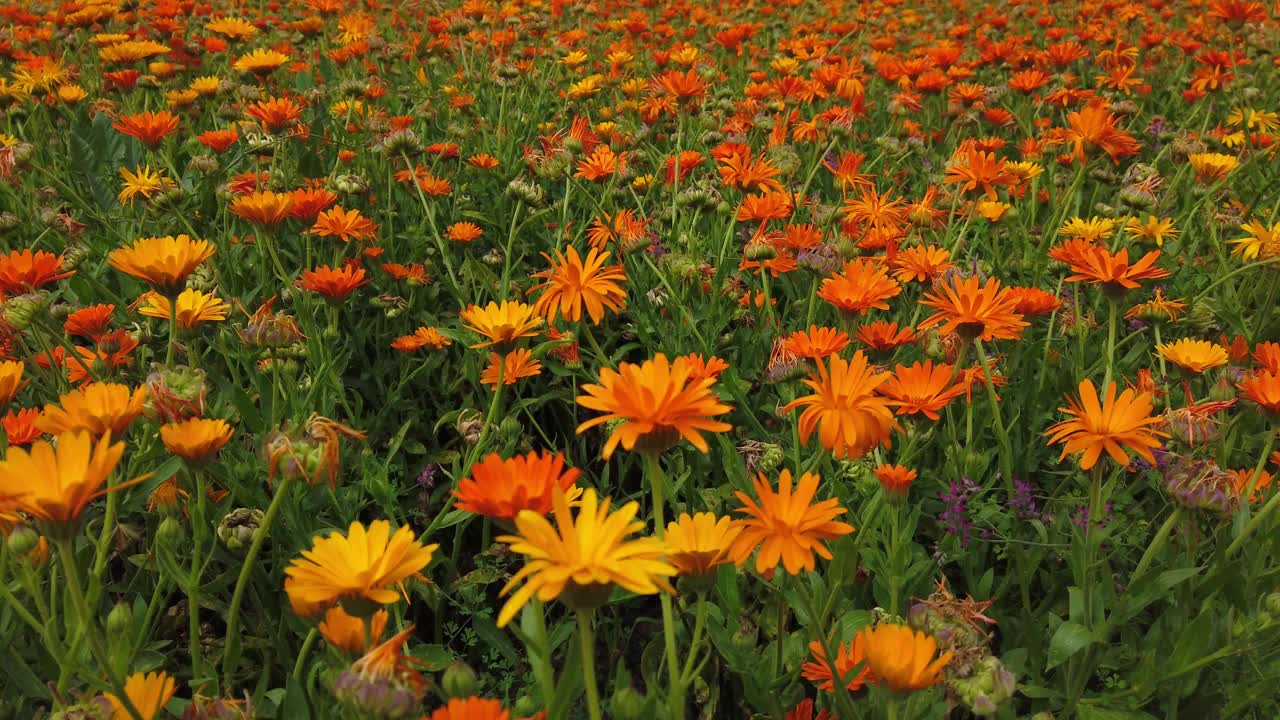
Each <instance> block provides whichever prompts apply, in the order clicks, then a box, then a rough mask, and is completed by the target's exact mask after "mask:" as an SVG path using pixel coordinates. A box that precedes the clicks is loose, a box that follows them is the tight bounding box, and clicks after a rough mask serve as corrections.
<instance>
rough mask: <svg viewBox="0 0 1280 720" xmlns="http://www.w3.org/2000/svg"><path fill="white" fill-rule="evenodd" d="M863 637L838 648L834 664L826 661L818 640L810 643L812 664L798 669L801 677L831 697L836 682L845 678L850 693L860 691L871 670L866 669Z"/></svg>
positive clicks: (863, 632) (858, 636) (824, 652)
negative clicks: (856, 668) (856, 669)
mask: <svg viewBox="0 0 1280 720" xmlns="http://www.w3.org/2000/svg"><path fill="white" fill-rule="evenodd" d="M864 634H865V631H862V632H859V633H858V634H857V635H854V636H853V640H851V641H850V642H848V643H847V644H843V645H837V646H836V648H837V650H836V661H835V662H834V663H831V662H828V661H827V652H826V650H823V648H822V643H820V642H818V641H817V640H814V641H813V642H811V643H809V652H810V653H811V654H812V655H813V660H811V661H809V662H807V663H805V664H804V665H802V666H801V667H800V674H801V675H802V676H803V677H804V679H805V680H808V681H810V682H812V683H814V684H815V685H817V686H818V689H819V690H823V691H825V692H829V693H834V692H835V690H836V683H835V679H836V678H846V677H847V678H849V682H848V685H847V688H848V690H849V692H857V691H859V690H861V689H862V688H863V686H864V685H866V684H867V681H868V680H870V679H871V668H870V667H868V665H867V650H866V642H865V641H864V640H863V636H864ZM859 664H861V665H862V667H861V668H860V669H859V670H858V671H857V672H856V673H855V672H853V669H854V668H855V667H857V666H858V665H859Z"/></svg>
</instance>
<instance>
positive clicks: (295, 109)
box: [244, 97, 305, 132]
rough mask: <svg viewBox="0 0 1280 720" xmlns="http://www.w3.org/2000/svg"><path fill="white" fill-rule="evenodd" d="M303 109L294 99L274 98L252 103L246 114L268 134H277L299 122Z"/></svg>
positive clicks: (245, 111)
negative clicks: (286, 126) (281, 129)
mask: <svg viewBox="0 0 1280 720" xmlns="http://www.w3.org/2000/svg"><path fill="white" fill-rule="evenodd" d="M303 107H305V106H304V105H302V104H301V103H299V102H298V101H296V100H294V99H293V98H287V97H283V98H278V97H272V98H265V99H263V100H258V101H256V102H254V103H251V104H250V105H249V106H248V107H246V108H245V109H244V114H245V115H247V116H249V117H251V118H253V119H254V120H257V121H258V122H260V123H262V127H263V128H264V129H265V130H266V131H267V132H275V131H277V130H279V129H280V128H282V127H284V126H285V125H291V124H293V123H296V122H298V120H299V119H301V118H302V109H303Z"/></svg>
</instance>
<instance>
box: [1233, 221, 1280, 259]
mask: <svg viewBox="0 0 1280 720" xmlns="http://www.w3.org/2000/svg"><path fill="white" fill-rule="evenodd" d="M1240 229H1241V230H1244V231H1245V233H1247V234H1246V235H1245V236H1244V237H1242V238H1236V239H1235V240H1231V241H1230V242H1231V244H1232V245H1234V246H1235V247H1234V248H1232V249H1231V252H1232V253H1233V254H1235V253H1239V254H1240V257H1242V258H1244V259H1245V260H1253V259H1254V258H1257V259H1258V260H1270V259H1271V258H1274V257H1280V222H1276V223H1273V224H1272V225H1271V226H1270V227H1268V226H1267V225H1266V223H1263V222H1261V221H1259V220H1250V221H1249V222H1247V223H1245V224H1243V225H1241V226H1240Z"/></svg>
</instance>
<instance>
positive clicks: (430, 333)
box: [391, 325, 453, 352]
mask: <svg viewBox="0 0 1280 720" xmlns="http://www.w3.org/2000/svg"><path fill="white" fill-rule="evenodd" d="M452 344H453V341H452V340H450V339H449V338H447V337H445V336H444V335H441V334H440V331H439V330H437V329H435V328H434V327H427V326H425V325H424V326H422V327H419V328H418V329H417V330H414V331H413V334H412V335H402V336H400V337H398V338H396V341H395V342H393V343H391V347H393V348H395V349H396V350H399V351H400V352H413V351H414V350H420V349H422V348H424V347H427V346H428V345H430V346H431V348H432V349H433V350H440V349H442V348H446V347H448V346H450V345H452Z"/></svg>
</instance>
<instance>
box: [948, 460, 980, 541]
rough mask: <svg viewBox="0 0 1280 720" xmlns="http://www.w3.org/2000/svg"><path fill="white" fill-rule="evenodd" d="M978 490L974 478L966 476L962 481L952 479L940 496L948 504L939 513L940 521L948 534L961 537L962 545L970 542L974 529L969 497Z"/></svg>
mask: <svg viewBox="0 0 1280 720" xmlns="http://www.w3.org/2000/svg"><path fill="white" fill-rule="evenodd" d="M978 490H979V488H978V486H977V484H975V483H974V482H973V479H972V478H967V477H966V478H962V479H961V480H960V482H956V481H954V480H953V481H951V487H950V488H949V490H948V491H947V492H946V493H943V494H941V495H939V496H938V497H939V499H940V500H942V502H944V503H946V505H947V507H946V508H945V509H944V510H943V511H942V514H940V515H938V522H939V523H940V524H941V525H942V527H943V529H944V530H946V531H947V534H948V535H954V536H957V537H959V538H960V544H961V545H968V544H969V533H970V532H972V531H973V521H972V520H970V519H969V498H971V497H973V496H974V495H975V494H977V492H978Z"/></svg>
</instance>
